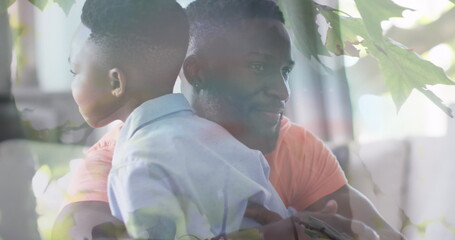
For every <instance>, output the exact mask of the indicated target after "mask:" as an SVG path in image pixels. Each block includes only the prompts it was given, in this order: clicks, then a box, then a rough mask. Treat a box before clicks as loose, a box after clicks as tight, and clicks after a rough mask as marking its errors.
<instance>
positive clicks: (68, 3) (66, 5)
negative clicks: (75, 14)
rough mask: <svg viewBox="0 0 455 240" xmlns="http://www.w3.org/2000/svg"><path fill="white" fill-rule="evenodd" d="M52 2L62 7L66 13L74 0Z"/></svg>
mask: <svg viewBox="0 0 455 240" xmlns="http://www.w3.org/2000/svg"><path fill="white" fill-rule="evenodd" d="M54 2H56V3H57V4H58V5H59V6H60V7H61V8H62V10H63V11H64V12H65V14H66V15H68V14H69V12H70V10H71V7H73V5H74V3H75V2H76V0H54Z"/></svg>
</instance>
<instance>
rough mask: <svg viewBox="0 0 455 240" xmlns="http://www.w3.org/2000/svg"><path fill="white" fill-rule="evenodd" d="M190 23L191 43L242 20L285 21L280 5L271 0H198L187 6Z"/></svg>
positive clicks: (194, 43)
mask: <svg viewBox="0 0 455 240" xmlns="http://www.w3.org/2000/svg"><path fill="white" fill-rule="evenodd" d="M186 14H187V16H188V21H189V23H190V44H191V45H192V46H193V47H196V48H197V46H195V45H196V42H199V41H198V40H199V39H200V38H205V39H207V38H209V35H213V34H214V32H222V31H223V30H225V29H227V28H228V27H229V26H231V25H234V24H236V23H239V21H241V20H245V19H254V18H263V19H271V20H277V21H280V22H281V23H283V24H284V23H285V20H284V17H283V13H282V12H281V10H280V9H279V7H278V5H277V4H276V3H275V2H273V1H269V0H196V1H194V2H192V3H191V4H190V5H188V7H187V8H186Z"/></svg>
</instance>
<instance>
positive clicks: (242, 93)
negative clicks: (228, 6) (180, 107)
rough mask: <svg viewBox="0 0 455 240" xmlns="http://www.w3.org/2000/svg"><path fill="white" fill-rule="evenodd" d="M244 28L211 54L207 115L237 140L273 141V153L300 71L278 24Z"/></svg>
mask: <svg viewBox="0 0 455 240" xmlns="http://www.w3.org/2000/svg"><path fill="white" fill-rule="evenodd" d="M241 26H242V27H240V28H237V29H232V30H229V31H228V33H227V34H225V35H223V36H224V37H225V38H224V39H223V40H220V41H219V43H220V44H219V45H218V47H217V48H216V49H211V50H210V53H211V54H208V56H209V57H208V61H207V63H206V65H207V66H206V67H207V69H208V71H207V79H209V81H207V91H208V92H209V93H208V95H209V96H208V97H207V98H208V102H207V105H210V106H209V107H206V108H205V109H208V113H205V114H204V115H205V116H206V117H207V118H209V119H210V120H213V121H216V122H218V123H220V124H221V125H222V126H224V127H226V128H227V129H228V130H231V131H233V132H236V133H234V135H236V134H239V135H245V136H246V137H247V138H251V137H255V138H256V139H257V140H264V139H267V140H269V145H270V146H269V147H270V148H271V149H267V150H268V151H271V150H273V148H274V147H275V144H276V140H277V137H278V133H279V127H280V122H281V118H282V115H283V111H284V104H285V103H286V101H287V100H288V98H289V86H288V82H287V79H288V74H289V72H290V71H291V70H292V68H293V65H294V63H293V61H292V58H291V47H290V40H289V35H288V33H287V31H286V29H285V28H284V25H283V24H282V23H280V22H279V21H275V20H265V19H251V20H245V21H244V22H243V23H242V24H241ZM197 108H198V107H197V106H196V109H197ZM239 131H240V132H239ZM267 150H266V151H267Z"/></svg>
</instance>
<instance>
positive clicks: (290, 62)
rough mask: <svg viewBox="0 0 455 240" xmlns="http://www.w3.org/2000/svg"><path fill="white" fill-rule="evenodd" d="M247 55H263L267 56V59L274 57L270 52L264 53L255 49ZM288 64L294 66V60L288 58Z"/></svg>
mask: <svg viewBox="0 0 455 240" xmlns="http://www.w3.org/2000/svg"><path fill="white" fill-rule="evenodd" d="M248 55H259V56H261V57H264V58H267V59H273V58H275V56H273V55H272V54H268V53H264V52H257V51H254V52H249V53H248ZM288 65H290V66H294V65H295V62H294V60H292V59H290V60H289V61H288Z"/></svg>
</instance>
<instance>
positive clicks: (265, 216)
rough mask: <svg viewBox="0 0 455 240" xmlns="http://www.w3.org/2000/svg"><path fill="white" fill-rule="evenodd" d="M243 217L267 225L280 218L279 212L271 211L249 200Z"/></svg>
mask: <svg viewBox="0 0 455 240" xmlns="http://www.w3.org/2000/svg"><path fill="white" fill-rule="evenodd" d="M245 217H248V218H251V219H253V220H255V221H256V222H258V223H260V224H262V225H267V224H270V223H274V222H278V221H280V220H282V218H281V216H280V215H279V214H277V213H275V212H272V211H270V210H268V209H267V208H265V207H263V206H261V205H258V204H255V203H251V202H249V203H248V206H247V208H246V211H245Z"/></svg>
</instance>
